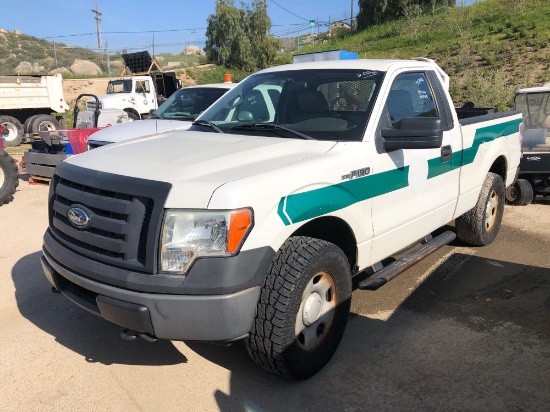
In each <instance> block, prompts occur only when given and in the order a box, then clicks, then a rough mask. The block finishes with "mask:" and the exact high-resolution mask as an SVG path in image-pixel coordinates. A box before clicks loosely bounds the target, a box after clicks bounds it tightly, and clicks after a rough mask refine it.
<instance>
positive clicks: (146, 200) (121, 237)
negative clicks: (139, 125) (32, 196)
mask: <svg viewBox="0 0 550 412" xmlns="http://www.w3.org/2000/svg"><path fill="white" fill-rule="evenodd" d="M157 186H158V187H157ZM169 187H170V185H168V184H166V183H163V182H153V181H150V180H143V179H133V178H129V177H124V176H117V175H108V174H104V173H100V172H97V171H92V170H88V169H82V168H76V167H75V166H73V165H68V164H66V163H65V162H63V163H62V164H61V165H59V167H58V168H57V169H56V174H55V176H54V179H53V180H52V193H51V198H50V202H49V205H50V230H51V231H52V233H53V234H54V236H55V237H56V238H57V239H58V240H59V241H60V242H62V243H63V244H65V245H66V246H67V247H69V248H70V249H72V250H74V251H76V252H78V253H80V254H83V255H85V256H88V257H90V258H92V259H94V260H97V261H101V262H105V263H109V264H112V265H116V266H120V267H126V268H129V269H132V270H139V271H151V270H153V271H154V268H155V261H156V259H155V256H156V247H157V246H156V244H157V239H158V234H159V230H160V221H161V217H162V210H163V204H164V201H165V200H166V196H167V194H168V190H169ZM76 206H78V207H79V208H81V209H83V210H84V211H85V212H86V214H87V215H88V216H89V217H90V223H89V226H88V227H86V229H80V228H78V227H76V226H74V225H73V224H72V223H71V222H70V221H69V219H68V217H67V213H68V211H69V209H71V208H72V207H76Z"/></svg>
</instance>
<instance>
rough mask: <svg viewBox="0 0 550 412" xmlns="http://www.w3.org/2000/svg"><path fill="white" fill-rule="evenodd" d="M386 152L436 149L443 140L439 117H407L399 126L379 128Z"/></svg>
mask: <svg viewBox="0 0 550 412" xmlns="http://www.w3.org/2000/svg"><path fill="white" fill-rule="evenodd" d="M381 134H382V143H383V145H384V149H385V150H386V151H387V152H392V151H394V150H399V149H437V148H438V147H441V143H442V141H443V129H442V127H441V119H440V118H438V117H408V118H405V119H402V120H401V122H400V124H399V128H397V129H392V128H384V129H382V130H381Z"/></svg>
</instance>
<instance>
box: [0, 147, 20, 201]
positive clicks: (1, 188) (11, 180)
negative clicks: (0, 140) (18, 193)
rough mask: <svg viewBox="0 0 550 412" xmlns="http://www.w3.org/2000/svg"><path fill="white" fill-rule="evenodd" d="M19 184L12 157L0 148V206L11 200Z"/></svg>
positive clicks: (15, 165)
mask: <svg viewBox="0 0 550 412" xmlns="http://www.w3.org/2000/svg"><path fill="white" fill-rule="evenodd" d="M17 186H19V171H18V170H17V164H16V163H15V162H14V161H13V158H12V157H11V156H10V155H9V154H7V153H6V151H5V150H2V149H0V206H2V205H3V204H6V203H9V202H11V201H12V200H13V194H14V193H15V190H16V188H17Z"/></svg>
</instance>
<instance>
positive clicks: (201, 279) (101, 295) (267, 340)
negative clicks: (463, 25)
mask: <svg viewBox="0 0 550 412" xmlns="http://www.w3.org/2000/svg"><path fill="white" fill-rule="evenodd" d="M448 85H449V78H448V76H447V75H446V74H445V73H444V72H443V70H442V69H441V68H439V66H437V65H436V64H435V63H434V62H433V61H427V60H423V61H418V60H411V61H405V60H355V61H325V62H315V63H301V64H292V65H286V66H279V67H274V68H270V69H266V70H263V71H260V72H258V73H256V74H253V75H251V76H250V77H248V78H247V79H245V80H244V81H242V82H241V83H239V84H238V85H237V86H236V87H235V88H233V89H232V90H231V91H229V92H228V93H226V94H225V95H224V96H222V97H221V98H220V99H219V100H218V101H217V102H216V103H215V104H213V105H212V106H211V107H210V108H209V109H208V110H207V111H206V112H204V113H203V114H202V115H201V116H200V117H199V118H198V119H197V120H196V121H195V124H194V125H193V126H192V127H191V128H190V129H189V130H187V131H183V132H178V131H174V132H167V133H163V134H159V135H154V136H148V137H144V138H140V139H133V140H131V141H126V142H122V143H119V144H114V145H108V146H105V147H102V148H99V149H97V150H92V151H90V152H86V153H84V154H81V155H77V156H73V157H71V158H70V159H68V160H67V161H65V162H63V163H62V164H60V165H59V166H58V167H57V169H56V172H55V176H54V178H53V179H52V183H51V188H50V196H49V227H48V229H47V231H46V233H45V235H44V247H43V257H42V258H41V259H42V266H43V269H44V272H45V275H46V277H47V278H48V280H49V282H50V283H51V284H52V286H53V288H54V291H61V292H62V293H63V294H64V295H65V296H66V297H68V298H69V299H70V300H72V301H73V302H74V303H76V304H78V305H80V306H81V307H82V308H84V309H86V310H88V311H90V312H92V313H94V314H97V315H99V316H102V317H103V318H104V319H106V320H109V321H111V322H114V323H115V324H118V325H120V326H121V327H122V328H125V330H124V331H123V333H124V336H125V337H135V336H142V337H144V338H147V339H149V340H152V339H155V338H161V339H172V340H184V341H185V340H189V341H193V340H195V341H211V342H224V343H228V342H232V341H236V340H239V339H244V340H245V342H246V346H247V348H248V351H249V354H250V355H251V357H252V358H253V359H254V360H255V361H256V362H257V363H258V364H259V365H261V366H262V367H264V368H266V369H268V370H270V371H273V372H275V373H276V374H279V375H281V376H284V377H288V378H294V379H306V378H308V377H310V376H312V375H314V374H315V373H317V372H318V371H319V370H321V368H322V367H323V366H324V365H325V364H326V363H327V362H328V361H329V359H330V358H331V357H332V355H333V354H334V352H335V351H336V348H337V346H338V344H339V342H340V340H341V338H342V335H343V333H344V329H345V327H346V322H347V319H348V314H349V311H350V302H351V296H352V277H353V276H355V275H358V274H361V276H362V277H365V276H366V278H365V279H363V280H361V282H360V283H359V288H360V289H367V290H373V289H377V288H378V287H380V286H381V285H383V284H384V283H386V282H387V281H388V280H390V279H392V278H393V277H395V276H396V275H397V274H399V273H401V272H402V271H403V270H404V269H406V268H407V267H409V266H411V264H412V263H414V262H416V261H418V260H419V259H421V258H422V257H423V256H426V255H427V254H428V253H430V252H431V251H433V250H435V249H436V248H437V247H439V246H441V245H443V244H446V243H448V242H450V241H451V240H452V239H453V238H454V237H455V233H454V231H445V232H443V233H442V234H439V235H437V236H436V237H433V238H431V234H432V233H433V232H434V231H436V230H437V229H438V228H441V227H442V226H444V225H446V224H447V223H449V222H451V221H453V220H455V226H456V235H458V237H459V238H460V239H462V240H463V241H465V242H468V243H470V244H473V245H487V244H489V243H491V242H492V241H493V240H494V239H495V236H496V235H497V233H498V231H499V228H500V225H501V220H502V215H503V211H504V197H505V187H506V186H509V185H511V184H512V182H513V180H514V177H515V175H516V170H517V167H518V164H519V160H520V138H521V136H520V134H521V130H522V117H521V114H518V113H515V112H507V113H494V114H488V115H484V116H478V117H471V118H468V119H466V120H463V121H462V120H459V119H458V117H457V114H456V111H455V110H454V108H453V104H452V101H451V98H450V96H449V92H448ZM262 90H269V92H268V94H267V95H268V98H269V99H270V102H269V103H268V102H266V101H265V96H266V95H265V94H264V93H262ZM270 107H271V108H274V111H273V110H270V109H269V108H270ZM419 242H420V244H421V246H420V248H413V249H411V250H410V252H409V253H408V254H407V255H406V256H405V257H402V258H400V259H397V260H396V261H395V262H394V263H391V264H390V265H387V266H383V264H382V262H387V261H388V260H391V259H387V258H389V257H392V256H394V255H396V254H398V252H401V251H402V250H403V249H405V248H407V247H409V246H410V245H413V244H418V243H419ZM366 344H368V343H366Z"/></svg>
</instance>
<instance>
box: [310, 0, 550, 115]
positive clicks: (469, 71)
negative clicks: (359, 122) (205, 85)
mask: <svg viewBox="0 0 550 412" xmlns="http://www.w3.org/2000/svg"><path fill="white" fill-rule="evenodd" d="M332 49H344V50H350V51H354V52H357V53H359V55H360V58H402V59H408V58H411V57H417V56H422V57H428V58H431V59H434V60H436V61H437V62H438V64H439V65H440V66H441V67H443V69H444V70H445V71H446V72H447V73H448V74H449V75H450V76H451V95H452V97H453V99H454V101H455V104H456V105H462V104H463V103H465V102H468V101H473V102H474V103H475V104H476V106H479V107H498V108H499V110H504V109H506V108H510V107H511V106H512V99H513V92H514V90H515V89H517V88H520V87H527V86H536V85H542V84H544V83H546V82H549V81H550V1H548V0H485V1H480V2H479V3H476V4H473V5H472V6H470V7H466V8H464V9H462V8H458V7H457V8H450V9H442V10H439V11H438V12H436V14H435V15H430V16H422V17H417V18H411V19H405V20H401V21H397V22H392V23H389V24H385V25H381V26H375V27H371V28H369V29H367V30H365V31H363V32H360V33H357V34H354V35H350V36H347V37H344V38H340V39H336V40H331V41H330V42H328V43H323V44H321V45H318V46H316V47H315V48H313V47H306V48H304V49H303V50H302V51H301V52H304V53H307V52H312V51H319V50H332Z"/></svg>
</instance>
